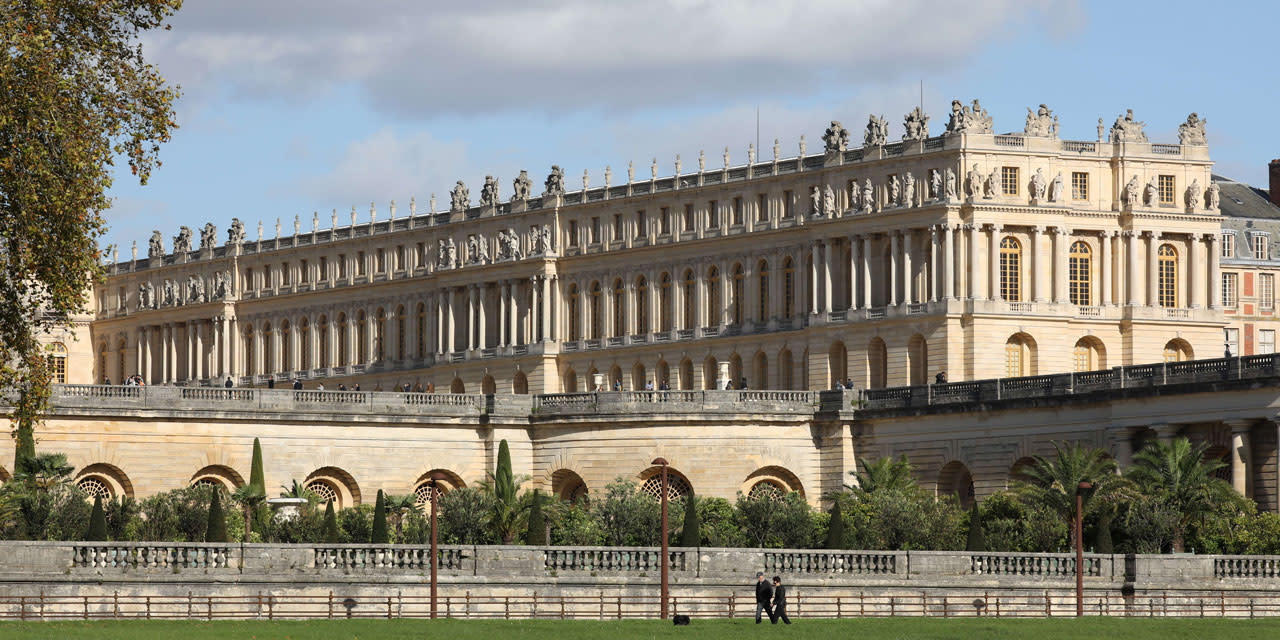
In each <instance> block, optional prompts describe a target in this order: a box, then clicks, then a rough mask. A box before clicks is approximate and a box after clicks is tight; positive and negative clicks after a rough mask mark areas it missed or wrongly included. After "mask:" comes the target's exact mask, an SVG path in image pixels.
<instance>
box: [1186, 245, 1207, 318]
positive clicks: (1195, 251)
mask: <svg viewBox="0 0 1280 640" xmlns="http://www.w3.org/2000/svg"><path fill="white" fill-rule="evenodd" d="M1198 264H1200V237H1199V236H1197V235H1196V234H1194V233H1193V234H1191V235H1189V236H1187V295H1186V296H1185V298H1184V299H1185V300H1186V301H1187V306H1188V307H1190V308H1192V309H1199V308H1200V295H1199V292H1198V291H1197V290H1196V289H1197V287H1196V285H1197V284H1198V281H1199V278H1198V277H1197V276H1196V265H1198ZM1199 288H1200V289H1203V288H1204V287H1199Z"/></svg>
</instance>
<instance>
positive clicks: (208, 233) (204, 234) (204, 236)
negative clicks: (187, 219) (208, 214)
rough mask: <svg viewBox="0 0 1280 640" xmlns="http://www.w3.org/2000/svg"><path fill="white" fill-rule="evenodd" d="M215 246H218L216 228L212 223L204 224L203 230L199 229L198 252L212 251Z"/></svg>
mask: <svg viewBox="0 0 1280 640" xmlns="http://www.w3.org/2000/svg"><path fill="white" fill-rule="evenodd" d="M216 246H218V228H217V227H215V226H213V223H212V222H206V223H204V228H202V229H200V250H201V251H204V250H206V249H208V250H210V251H212V250H213V248H214V247H216Z"/></svg>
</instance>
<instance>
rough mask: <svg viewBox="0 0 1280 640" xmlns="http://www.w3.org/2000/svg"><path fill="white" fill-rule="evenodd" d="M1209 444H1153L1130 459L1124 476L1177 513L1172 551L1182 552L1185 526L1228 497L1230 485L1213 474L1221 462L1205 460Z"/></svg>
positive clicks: (1176, 440)
mask: <svg viewBox="0 0 1280 640" xmlns="http://www.w3.org/2000/svg"><path fill="white" fill-rule="evenodd" d="M1207 448H1208V444H1205V443H1201V444H1198V445H1192V444H1191V442H1190V441H1188V440H1187V439H1186V438H1174V439H1173V441H1172V442H1169V443H1168V444H1166V443H1164V442H1158V441H1157V442H1152V443H1149V444H1147V446H1146V447H1144V448H1143V449H1142V451H1140V452H1138V454H1137V455H1135V456H1134V457H1133V466H1132V467H1130V468H1129V470H1128V473H1127V474H1126V476H1127V477H1128V478H1129V479H1131V480H1132V481H1133V482H1134V483H1135V484H1136V485H1137V486H1138V487H1139V488H1141V489H1142V491H1143V492H1144V493H1146V494H1147V495H1149V496H1151V497H1153V498H1155V499H1157V500H1161V501H1163V502H1164V503H1165V504H1166V505H1168V506H1169V507H1171V508H1172V509H1173V510H1174V511H1175V512H1176V513H1177V514H1178V522H1177V524H1176V525H1175V526H1174V530H1173V550H1174V551H1175V552H1181V551H1182V550H1183V545H1184V543H1185V538H1186V532H1187V527H1188V526H1189V525H1190V524H1191V523H1192V522H1193V521H1194V520H1196V519H1197V518H1199V517H1200V516H1203V515H1204V514H1205V513H1207V512H1209V511H1211V510H1212V509H1213V506H1214V505H1215V504H1218V503H1220V502H1222V501H1224V500H1227V499H1229V498H1230V497H1231V491H1232V489H1231V485H1229V484H1227V483H1226V481H1224V480H1222V479H1221V478H1216V477H1214V475H1213V474H1214V472H1215V471H1218V470H1219V469H1221V468H1223V467H1224V466H1226V463H1225V462H1223V461H1221V460H1212V459H1205V457H1204V452H1205V449H1207Z"/></svg>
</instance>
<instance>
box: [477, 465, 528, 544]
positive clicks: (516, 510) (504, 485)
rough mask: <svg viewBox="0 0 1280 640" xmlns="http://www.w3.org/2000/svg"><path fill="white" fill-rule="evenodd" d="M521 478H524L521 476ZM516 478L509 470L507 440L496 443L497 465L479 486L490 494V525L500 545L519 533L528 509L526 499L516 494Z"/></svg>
mask: <svg viewBox="0 0 1280 640" xmlns="http://www.w3.org/2000/svg"><path fill="white" fill-rule="evenodd" d="M522 480H523V479H522ZM518 484H519V483H518V482H516V477H515V475H514V474H513V473H512V471H511V449H510V447H508V446H507V441H506V440H503V441H502V442H500V443H499V444H498V464H497V467H496V468H495V469H494V471H493V473H492V474H490V475H489V478H488V480H486V481H485V482H482V483H480V488H481V489H482V490H484V491H485V492H486V493H489V494H490V495H491V496H492V497H493V502H492V503H491V504H490V512H489V528H490V529H491V530H492V531H493V534H494V536H496V537H497V538H498V540H500V541H502V544H511V543H512V541H514V540H515V539H516V536H518V535H520V530H521V528H522V527H521V520H522V518H523V517H524V514H525V511H526V510H527V509H528V506H529V504H528V499H525V500H521V499H520V498H519V497H518V496H517V495H516V487H517V485H518Z"/></svg>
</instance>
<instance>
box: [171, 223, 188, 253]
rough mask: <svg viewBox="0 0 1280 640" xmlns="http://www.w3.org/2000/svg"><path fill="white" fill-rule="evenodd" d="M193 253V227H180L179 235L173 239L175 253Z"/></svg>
mask: <svg viewBox="0 0 1280 640" xmlns="http://www.w3.org/2000/svg"><path fill="white" fill-rule="evenodd" d="M188 251H191V227H186V226H183V227H178V235H176V236H174V237H173V252H174V253H187V252H188Z"/></svg>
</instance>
